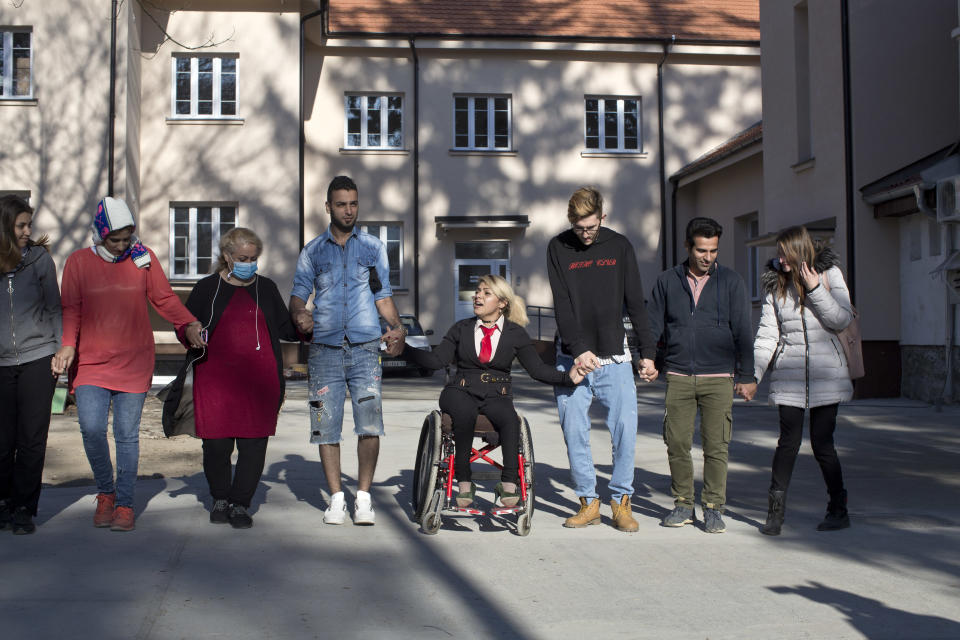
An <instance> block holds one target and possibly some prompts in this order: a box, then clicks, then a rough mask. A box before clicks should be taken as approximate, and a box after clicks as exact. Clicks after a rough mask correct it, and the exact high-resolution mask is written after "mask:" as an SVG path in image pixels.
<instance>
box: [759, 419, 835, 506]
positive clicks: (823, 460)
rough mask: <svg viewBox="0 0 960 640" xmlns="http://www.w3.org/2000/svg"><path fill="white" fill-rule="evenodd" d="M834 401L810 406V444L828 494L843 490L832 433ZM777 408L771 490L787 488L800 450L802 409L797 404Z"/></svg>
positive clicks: (833, 426) (833, 494) (832, 494)
mask: <svg viewBox="0 0 960 640" xmlns="http://www.w3.org/2000/svg"><path fill="white" fill-rule="evenodd" d="M837 407H838V405H836V404H828V405H826V406H822V407H811V408H810V445H811V447H813V457H814V458H816V460H817V464H819V465H820V473H822V474H823V481H824V482H825V483H826V485H827V493H829V494H830V495H831V496H835V495H839V494H840V492H841V491H843V471H842V470H841V469H840V458H838V457H837V450H836V448H834V446H833V432H834V430H835V429H836V428H837ZM778 409H779V410H780V440H779V441H777V451H776V453H774V454H773V474H772V478H771V481H770V489H771V490H772V491H786V490H787V487H789V486H790V476H791V475H793V465H794V463H796V461H797V453H798V452H799V451H800V441H801V439H802V437H803V412H804V410H803V409H802V408H800V407H787V406H784V405H780V406H778Z"/></svg>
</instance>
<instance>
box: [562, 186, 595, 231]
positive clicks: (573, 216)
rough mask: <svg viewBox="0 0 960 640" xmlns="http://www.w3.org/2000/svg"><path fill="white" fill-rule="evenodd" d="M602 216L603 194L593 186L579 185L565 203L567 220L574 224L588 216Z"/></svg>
mask: <svg viewBox="0 0 960 640" xmlns="http://www.w3.org/2000/svg"><path fill="white" fill-rule="evenodd" d="M593 214H597V215H599V216H600V217H603V196H602V195H600V192H599V191H597V189H596V188H594V187H580V188H579V189H577V190H576V191H574V192H573V195H572V196H570V202H569V203H568V204H567V220H569V221H570V224H576V223H577V222H579V221H580V220H583V219H584V218H586V217H588V216H592V215H593Z"/></svg>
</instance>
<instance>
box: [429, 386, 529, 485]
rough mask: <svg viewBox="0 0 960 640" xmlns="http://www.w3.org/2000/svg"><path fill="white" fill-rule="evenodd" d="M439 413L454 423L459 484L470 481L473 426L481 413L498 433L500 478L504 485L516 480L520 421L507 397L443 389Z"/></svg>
mask: <svg viewBox="0 0 960 640" xmlns="http://www.w3.org/2000/svg"><path fill="white" fill-rule="evenodd" d="M440 410H441V411H443V412H444V413H448V414H450V417H451V418H452V420H453V441H454V444H455V445H456V452H455V455H454V458H453V472H454V475H455V476H456V478H457V480H458V481H460V482H469V481H470V478H471V475H470V449H471V447H472V446H473V427H474V424H476V422H477V415H478V414H480V413H482V414H483V415H485V416H487V418H488V419H489V420H490V422H491V424H493V427H494V429H496V430H497V433H499V434H500V450H501V452H502V453H503V472H502V473H501V474H500V479H501V480H502V481H503V482H514V483H515V482H518V481H519V479H520V462H519V460H518V458H517V456H518V455H519V454H520V419H519V418H518V417H517V410H516V409H514V408H513V399H512V398H511V397H510V396H492V397H489V398H477V397H476V396H474V395H473V394H471V393H469V392H467V391H465V390H463V389H460V388H457V387H446V388H445V389H444V390H443V392H442V393H441V394H440Z"/></svg>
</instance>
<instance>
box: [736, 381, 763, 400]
mask: <svg viewBox="0 0 960 640" xmlns="http://www.w3.org/2000/svg"><path fill="white" fill-rule="evenodd" d="M733 392H734V393H735V394H737V395H738V396H740V397H741V398H743V399H744V400H746V401H747V402H750V401H751V400H753V397H754V396H755V395H757V383H756V382H738V383H737V384H735V385H733Z"/></svg>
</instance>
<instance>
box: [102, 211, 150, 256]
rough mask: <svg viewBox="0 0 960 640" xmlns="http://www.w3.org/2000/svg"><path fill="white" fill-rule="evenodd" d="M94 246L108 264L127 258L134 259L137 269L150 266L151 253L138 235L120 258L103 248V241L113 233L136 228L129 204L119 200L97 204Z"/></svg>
mask: <svg viewBox="0 0 960 640" xmlns="http://www.w3.org/2000/svg"><path fill="white" fill-rule="evenodd" d="M92 227H93V244H94V248H95V249H96V251H97V255H99V256H100V257H101V258H103V259H104V260H106V261H107V262H122V261H123V260H126V259H127V258H133V263H134V264H135V265H137V268H139V269H143V268H144V267H146V266H149V265H150V252H149V251H147V248H146V247H145V246H143V244H142V243H141V242H140V239H139V238H137V236H136V235H131V236H130V246H129V247H127V250H126V251H124V252H123V253H121V254H120V255H119V256H115V255H113V254H111V253H110V252H109V251H107V249H106V247H104V246H103V241H104V239H106V237H107V236H108V235H110V233H111V232H112V231H116V230H117V229H123V228H125V227H134V228H136V223H135V222H134V220H133V214H132V213H130V208H129V207H127V203H126V202H124V201H123V200H120V199H119V198H109V197H108V198H104V199H103V200H101V201H100V203H99V204H97V215H95V216H94V218H93V225H92Z"/></svg>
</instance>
